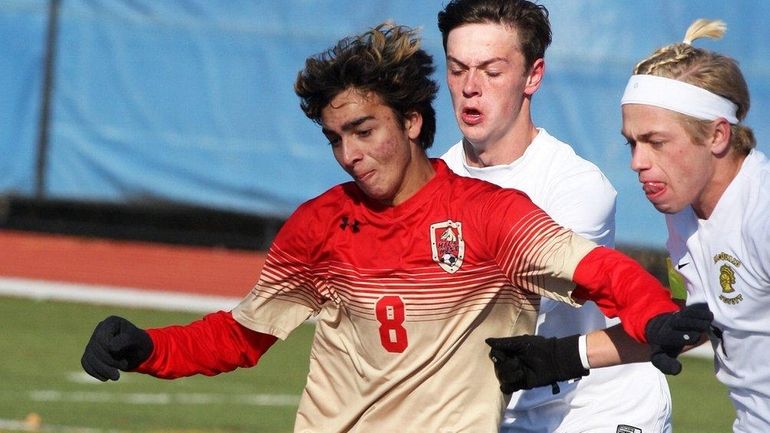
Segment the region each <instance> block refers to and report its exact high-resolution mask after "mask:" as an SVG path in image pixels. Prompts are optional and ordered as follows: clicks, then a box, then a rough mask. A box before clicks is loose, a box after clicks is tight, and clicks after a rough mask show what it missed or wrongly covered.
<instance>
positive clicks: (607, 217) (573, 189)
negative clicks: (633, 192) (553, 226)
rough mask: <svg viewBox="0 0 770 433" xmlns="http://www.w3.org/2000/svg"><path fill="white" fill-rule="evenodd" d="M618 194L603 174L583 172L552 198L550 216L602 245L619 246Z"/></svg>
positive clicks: (564, 184)
mask: <svg viewBox="0 0 770 433" xmlns="http://www.w3.org/2000/svg"><path fill="white" fill-rule="evenodd" d="M616 197H617V192H616V191H615V188H613V187H612V184H611V183H610V181H609V180H608V179H607V178H606V177H605V176H604V175H602V174H601V172H600V171H598V169H597V170H595V171H582V172H580V173H577V174H576V175H574V176H570V177H569V178H568V179H564V180H562V182H560V185H559V186H558V191H554V194H551V197H550V198H549V200H548V201H549V203H548V208H547V209H548V210H547V212H548V214H549V215H550V216H551V217H552V218H553V219H554V221H556V222H557V223H558V224H559V225H562V226H564V227H566V228H568V229H570V230H572V231H574V232H576V233H578V234H580V235H581V236H583V237H585V238H587V239H589V240H592V241H594V242H596V243H597V244H600V245H605V246H609V247H612V246H614V245H615V199H616Z"/></svg>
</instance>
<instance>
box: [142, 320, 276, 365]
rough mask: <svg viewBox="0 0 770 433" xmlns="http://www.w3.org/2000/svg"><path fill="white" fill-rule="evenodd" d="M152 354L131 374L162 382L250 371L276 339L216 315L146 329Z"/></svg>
mask: <svg viewBox="0 0 770 433" xmlns="http://www.w3.org/2000/svg"><path fill="white" fill-rule="evenodd" d="M147 332H148V333H149V334H150V338H151V339H152V343H153V345H154V348H153V351H152V354H151V355H150V357H149V358H147V360H145V361H144V362H143V363H142V364H141V365H139V367H138V368H137V369H136V370H135V371H137V372H139V373H145V374H150V375H152V376H155V377H160V378H163V379H175V378H178V377H185V376H192V375H194V374H204V375H206V376H213V375H215V374H219V373H223V372H227V371H232V370H235V369H236V368H238V367H253V366H255V365H257V361H259V358H260V357H261V356H262V354H263V353H265V352H266V351H267V349H269V348H270V346H272V345H273V343H275V341H276V337H274V336H272V335H269V334H262V333H259V332H256V331H252V330H251V329H248V328H246V327H245V326H243V325H241V324H240V323H238V322H236V321H235V319H233V315H232V314H231V313H229V312H224V311H219V312H216V313H212V314H208V315H206V316H204V317H203V319H201V320H198V321H195V322H192V323H190V324H189V325H185V326H168V327H165V328H154V329H148V330H147Z"/></svg>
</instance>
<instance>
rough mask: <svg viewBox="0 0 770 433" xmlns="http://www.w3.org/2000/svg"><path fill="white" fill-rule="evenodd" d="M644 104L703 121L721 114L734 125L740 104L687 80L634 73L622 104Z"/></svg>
mask: <svg viewBox="0 0 770 433" xmlns="http://www.w3.org/2000/svg"><path fill="white" fill-rule="evenodd" d="M625 104H644V105H653V106H655V107H661V108H666V109H669V110H672V111H676V112H677V113H682V114H686V115H688V116H692V117H695V118H696V119H702V120H714V119H718V118H720V117H722V118H724V119H726V120H727V121H728V122H730V123H732V124H737V123H738V118H737V117H736V116H735V113H736V111H737V110H738V107H737V106H736V105H735V104H734V103H733V102H732V101H730V100H729V99H727V98H723V97H721V96H719V95H717V94H714V93H711V92H709V91H708V90H706V89H703V88H701V87H698V86H693V85H692V84H688V83H685V82H684V81H679V80H672V79H671V78H664V77H658V76H656V75H632V76H631V78H630V79H629V80H628V85H626V91H625V92H624V93H623V99H621V101H620V105H625Z"/></svg>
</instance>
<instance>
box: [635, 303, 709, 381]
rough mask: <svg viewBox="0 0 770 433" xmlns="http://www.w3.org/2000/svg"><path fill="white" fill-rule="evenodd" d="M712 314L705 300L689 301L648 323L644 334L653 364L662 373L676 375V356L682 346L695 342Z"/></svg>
mask: <svg viewBox="0 0 770 433" xmlns="http://www.w3.org/2000/svg"><path fill="white" fill-rule="evenodd" d="M712 320H714V315H713V314H712V313H711V311H709V308H708V305H706V304H705V303H700V304H692V305H688V306H686V307H684V308H683V309H681V310H679V311H677V312H675V313H664V314H660V315H658V316H655V317H653V318H652V319H650V321H649V322H647V326H646V327H645V334H646V335H647V342H648V343H649V345H650V348H651V349H652V354H651V355H650V361H651V362H652V365H654V366H655V367H657V368H658V370H660V371H662V372H663V373H665V374H671V375H677V374H679V372H680V371H682V364H681V363H680V362H679V360H678V359H676V357H677V356H678V355H679V354H680V353H681V352H682V349H683V348H684V346H689V345H694V344H698V342H699V341H700V339H701V337H702V335H703V334H704V333H706V332H707V331H708V329H709V327H710V326H711V321H712Z"/></svg>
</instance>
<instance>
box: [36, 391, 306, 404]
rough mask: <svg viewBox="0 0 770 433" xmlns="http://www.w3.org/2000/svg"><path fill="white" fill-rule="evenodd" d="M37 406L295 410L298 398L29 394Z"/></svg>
mask: <svg viewBox="0 0 770 433" xmlns="http://www.w3.org/2000/svg"><path fill="white" fill-rule="evenodd" d="M27 397H28V398H29V399H30V400H31V401H36V402H68V403H121V404H134V405H153V406H157V405H170V404H173V405H209V404H227V405H244V406H296V405H298V404H299V396H298V395H291V394H209V393H164V392H161V393H115V392H98V391H72V392H70V391H66V392H65V391H56V390H51V389H41V390H35V391H29V392H28V393H27Z"/></svg>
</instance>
